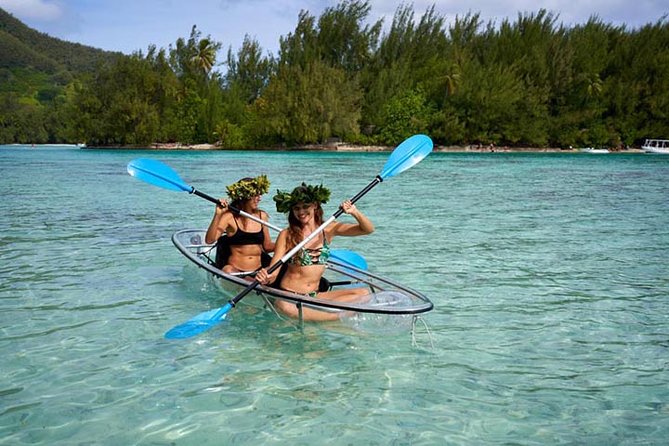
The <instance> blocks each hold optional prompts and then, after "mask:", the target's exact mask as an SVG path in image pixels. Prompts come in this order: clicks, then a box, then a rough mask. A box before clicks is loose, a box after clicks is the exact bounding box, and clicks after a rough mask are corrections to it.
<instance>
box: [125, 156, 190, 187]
mask: <svg viewBox="0 0 669 446" xmlns="http://www.w3.org/2000/svg"><path fill="white" fill-rule="evenodd" d="M128 173H129V174H130V175H132V176H133V177H135V178H137V179H140V180H142V181H144V182H145V183H149V184H153V185H154V186H158V187H162V188H163V189H169V190H175V191H177V192H188V193H192V192H193V186H189V185H188V184H186V183H185V182H184V181H183V180H182V179H181V178H180V177H179V174H178V173H176V172H175V171H174V170H173V169H172V168H171V167H170V166H168V165H167V164H164V163H161V162H160V161H156V160H153V159H149V158H137V159H134V160H132V161H130V162H129V163H128Z"/></svg>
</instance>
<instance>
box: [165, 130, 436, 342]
mask: <svg viewBox="0 0 669 446" xmlns="http://www.w3.org/2000/svg"><path fill="white" fill-rule="evenodd" d="M430 152H432V140H431V139H430V138H429V137H427V136H425V135H414V136H412V137H410V138H408V139H406V140H405V141H404V142H403V143H402V144H400V145H399V146H397V148H395V150H393V153H392V154H391V155H390V157H389V158H388V160H387V161H386V164H385V166H384V167H383V170H382V171H381V173H380V174H379V175H377V176H376V178H374V180H373V181H372V182H370V183H369V184H368V185H367V186H366V187H365V188H364V189H363V190H361V191H360V192H358V194H356V195H355V196H354V197H353V198H351V199H350V201H351V203H355V202H356V201H358V200H359V199H360V198H362V197H363V196H364V195H365V194H366V193H367V192H369V191H370V190H371V189H372V188H373V187H374V186H376V185H377V184H379V183H381V182H382V181H383V180H385V179H388V178H392V177H394V176H395V175H397V174H399V173H401V172H404V171H405V170H407V169H409V168H411V167H413V166H414V165H416V164H418V163H419V162H420V161H421V160H422V159H423V158H425V157H426V156H427V155H429V154H430ZM343 212H344V210H343V209H341V208H339V209H338V210H337V212H335V213H334V214H333V215H332V216H331V217H330V218H328V219H327V220H326V221H325V222H323V224H321V225H320V226H319V227H318V228H317V229H316V230H315V231H314V232H312V233H311V234H310V235H309V236H308V237H307V238H305V239H304V240H302V242H300V243H298V244H297V246H295V247H294V248H293V249H291V250H290V251H288V252H287V253H286V254H285V255H284V256H283V257H281V259H280V260H279V261H278V262H277V263H275V264H274V265H272V266H271V267H270V268H269V269H268V270H267V272H268V273H272V272H274V271H275V270H276V269H277V268H280V267H281V265H283V264H284V263H285V262H287V261H288V260H289V259H290V258H291V257H293V256H294V255H295V253H297V252H298V251H299V250H300V249H302V247H303V246H304V245H306V244H307V243H309V241H311V240H312V239H313V238H314V237H316V236H317V235H318V234H320V232H321V231H322V230H323V229H324V228H325V227H327V226H328V225H329V224H330V223H332V222H333V221H334V220H336V219H337V217H339V216H340V215H341V214H342V213H343ZM259 284H260V282H258V281H257V280H254V281H253V282H252V283H251V284H250V285H249V286H247V287H246V289H244V291H242V292H241V293H239V294H238V295H237V296H235V297H234V298H232V299H230V300H229V301H228V303H226V304H225V305H224V306H223V307H221V308H219V309H217V310H209V311H206V312H204V313H200V314H198V315H197V316H195V317H193V318H192V319H190V320H189V321H187V322H184V323H183V324H180V325H177V326H176V327H174V328H172V329H170V330H169V331H167V333H165V337H166V338H167V339H185V338H190V337H192V336H196V335H198V334H200V333H202V332H205V331H207V330H209V329H210V328H212V327H214V326H216V325H217V324H218V323H220V322H221V321H222V320H223V318H224V317H225V315H226V314H227V313H228V312H229V311H230V310H231V309H232V308H234V307H235V305H236V304H237V303H238V302H239V301H240V300H242V299H243V298H244V297H245V296H246V295H247V294H249V293H250V292H251V291H253V289H254V288H255V287H257V286H258V285H259Z"/></svg>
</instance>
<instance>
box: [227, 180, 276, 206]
mask: <svg viewBox="0 0 669 446" xmlns="http://www.w3.org/2000/svg"><path fill="white" fill-rule="evenodd" d="M225 189H226V190H227V191H228V197H230V199H231V200H232V201H237V200H248V199H249V198H253V197H256V196H258V195H264V194H266V193H267V192H269V180H268V179H267V175H260V176H257V177H255V178H244V179H241V180H239V181H237V182H236V183H233V184H231V185H229V186H226V187H225Z"/></svg>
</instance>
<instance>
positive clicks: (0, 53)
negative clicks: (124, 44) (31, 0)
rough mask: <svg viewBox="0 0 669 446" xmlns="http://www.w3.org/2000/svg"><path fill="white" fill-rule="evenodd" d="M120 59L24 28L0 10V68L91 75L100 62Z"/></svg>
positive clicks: (101, 51) (18, 21)
mask: <svg viewBox="0 0 669 446" xmlns="http://www.w3.org/2000/svg"><path fill="white" fill-rule="evenodd" d="M119 56H121V53H113V52H108V51H103V50H100V49H96V48H93V47H89V46H85V45H81V44H78V43H71V42H66V41H64V40H60V39H57V38H54V37H51V36H49V35H48V34H44V33H41V32H38V31H35V30H34V29H32V28H30V27H28V26H26V25H25V24H23V23H22V22H21V21H20V20H18V19H16V18H15V17H14V16H13V15H11V14H9V13H8V12H6V11H5V10H3V9H1V8H0V67H1V68H29V67H30V68H33V69H35V70H38V71H45V72H47V73H49V74H55V73H56V72H58V71H61V70H65V71H70V72H81V71H83V72H92V71H93V70H94V69H95V67H96V66H97V65H98V63H99V62H101V61H105V60H109V59H110V58H115V57H119Z"/></svg>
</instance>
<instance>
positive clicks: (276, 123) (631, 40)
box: [0, 0, 669, 148]
mask: <svg viewBox="0 0 669 446" xmlns="http://www.w3.org/2000/svg"><path fill="white" fill-rule="evenodd" d="M370 12H371V7H370V4H369V2H368V1H362V0H346V1H342V2H341V3H339V4H337V5H336V6H332V7H329V8H327V9H326V10H325V11H324V12H323V13H322V14H321V15H320V16H319V17H316V16H314V15H312V14H310V13H309V12H308V11H302V13H300V15H299V17H298V19H297V24H296V26H295V29H294V30H293V31H292V32H290V33H289V34H288V35H286V36H282V37H281V38H280V41H279V50H278V54H277V55H272V54H269V53H266V52H265V51H264V50H263V49H262V48H261V47H260V45H259V44H258V42H257V41H255V40H254V39H252V38H250V37H248V36H246V38H245V39H244V42H243V44H242V46H241V48H239V49H238V50H236V51H233V49H232V48H228V50H227V54H226V57H225V58H220V53H221V50H222V48H223V43H221V42H215V41H214V40H212V38H211V37H210V36H203V35H202V32H201V31H200V30H199V29H197V27H196V26H193V28H192V30H191V32H190V35H189V37H188V38H180V39H178V40H177V41H176V42H175V43H174V44H173V45H170V46H169V48H167V49H165V48H156V47H155V46H150V47H149V48H148V49H147V50H146V51H137V52H136V53H134V54H132V55H129V56H126V55H123V54H120V53H109V52H104V51H101V50H96V49H93V48H89V47H85V46H82V45H77V44H72V43H68V42H63V41H61V40H58V39H53V38H51V37H49V36H47V35H44V34H41V33H37V32H36V31H33V30H30V29H29V28H27V27H26V26H25V25H23V24H22V23H20V22H19V21H18V20H16V19H15V18H14V17H12V16H11V15H10V14H7V13H6V12H4V11H2V10H0V56H1V57H0V143H5V144H6V143H31V142H32V143H55V142H64V141H69V142H83V141H85V142H86V143H88V144H89V145H105V146H115V145H133V146H143V145H149V144H151V143H155V142H179V143H182V144H197V143H216V144H218V145H220V146H221V147H223V148H255V147H270V146H286V145H287V146H294V145H302V144H310V143H323V142H326V141H330V140H333V139H339V140H342V141H346V142H350V143H360V144H385V145H395V144H397V143H398V142H400V141H401V140H403V139H404V138H406V137H407V136H410V135H412V134H415V133H427V134H429V135H430V136H431V137H432V138H433V139H434V140H435V142H436V143H438V144H443V145H467V144H485V145H487V144H496V145H508V146H529V147H546V146H551V147H568V146H574V147H583V146H608V147H622V146H627V145H635V144H639V143H640V141H642V140H643V139H644V138H646V137H669V70H667V66H669V23H668V22H667V20H666V17H662V18H659V19H658V21H657V22H656V23H649V24H647V25H645V26H642V27H640V28H638V29H628V28H626V27H625V26H613V25H609V24H606V23H603V22H602V21H601V20H599V19H598V18H597V17H592V18H591V19H589V20H588V21H587V22H586V23H584V24H580V25H575V26H569V27H568V26H564V25H563V24H561V23H559V22H558V19H559V17H558V16H556V15H554V14H552V13H550V12H547V11H546V10H543V9H542V10H539V11H537V12H536V13H522V14H519V15H518V16H517V18H516V20H514V21H511V20H503V21H502V22H501V23H483V22H482V20H481V18H480V15H479V14H476V13H469V14H466V15H464V16H458V17H456V18H455V19H454V21H453V22H452V23H447V21H446V18H445V17H443V16H441V15H439V14H438V13H437V12H436V11H435V8H434V7H432V8H429V9H428V10H427V11H425V13H423V14H422V15H420V16H417V15H416V14H415V12H414V10H413V7H412V6H406V5H405V6H400V7H399V8H398V9H397V11H396V13H395V15H394V18H393V20H392V23H389V24H386V26H385V27H384V24H383V23H382V22H381V21H377V22H371V21H370V20H369V18H370Z"/></svg>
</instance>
